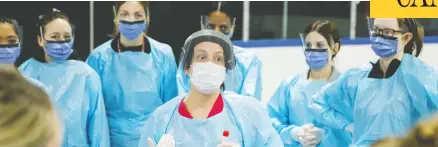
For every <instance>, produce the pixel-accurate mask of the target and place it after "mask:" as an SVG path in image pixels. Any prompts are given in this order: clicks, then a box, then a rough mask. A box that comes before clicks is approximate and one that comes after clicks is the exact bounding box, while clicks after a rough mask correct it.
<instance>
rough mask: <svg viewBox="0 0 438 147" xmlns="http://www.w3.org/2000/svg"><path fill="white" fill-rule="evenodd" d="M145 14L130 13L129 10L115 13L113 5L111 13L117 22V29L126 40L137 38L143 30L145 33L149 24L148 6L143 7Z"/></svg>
mask: <svg viewBox="0 0 438 147" xmlns="http://www.w3.org/2000/svg"><path fill="white" fill-rule="evenodd" d="M145 9H146V10H145V14H144V15H145V16H144V17H141V16H139V15H141V14H131V13H129V12H123V13H117V12H116V8H115V7H114V6H113V13H114V17H115V20H116V22H117V24H118V25H117V26H118V31H119V32H120V33H121V34H122V35H123V36H124V37H125V38H126V39H128V40H135V39H137V38H138V37H139V36H140V35H141V34H142V33H143V32H144V33H146V31H147V27H148V25H149V24H150V21H149V20H150V16H149V7H146V8H145Z"/></svg>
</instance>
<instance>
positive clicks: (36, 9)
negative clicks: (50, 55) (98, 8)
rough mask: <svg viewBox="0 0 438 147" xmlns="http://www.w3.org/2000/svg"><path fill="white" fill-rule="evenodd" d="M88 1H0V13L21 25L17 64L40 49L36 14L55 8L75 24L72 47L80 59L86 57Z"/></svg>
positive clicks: (88, 42)
mask: <svg viewBox="0 0 438 147" xmlns="http://www.w3.org/2000/svg"><path fill="white" fill-rule="evenodd" d="M89 4H90V2H86V1H85V2H79V1H77V2H68V1H60V2H57V1H50V2H38V1H32V2H21V1H20V2H18V1H17V2H5V1H1V2H0V15H1V16H9V17H13V18H15V19H17V21H18V23H19V24H20V25H21V26H23V29H24V30H23V32H24V33H23V34H24V37H23V41H22V43H23V49H22V52H21V55H20V58H19V59H18V60H17V63H18V65H19V64H21V63H22V62H24V61H25V60H27V59H28V58H30V57H31V55H32V54H35V53H37V52H40V51H42V49H41V48H40V47H39V46H38V44H37V39H36V36H37V33H39V29H37V27H36V24H37V20H38V16H39V15H40V14H42V13H45V12H47V11H50V10H51V9H52V8H57V9H58V10H61V11H62V12H64V13H66V14H67V16H68V17H69V18H70V20H71V21H72V22H73V23H74V24H75V27H76V30H75V42H74V49H75V50H77V51H78V52H79V54H80V55H81V58H82V59H86V57H87V56H88V54H89V53H90V33H89V32H90V21H89V20H90V15H89V14H90V11H89V10H90V5H89Z"/></svg>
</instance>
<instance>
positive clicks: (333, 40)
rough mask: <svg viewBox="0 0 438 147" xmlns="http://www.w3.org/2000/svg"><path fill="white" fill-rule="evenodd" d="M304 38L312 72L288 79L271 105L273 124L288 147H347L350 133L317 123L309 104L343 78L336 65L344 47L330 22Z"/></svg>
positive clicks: (312, 27)
mask: <svg viewBox="0 0 438 147" xmlns="http://www.w3.org/2000/svg"><path fill="white" fill-rule="evenodd" d="M301 36H302V39H301V40H302V43H303V51H304V55H305V57H306V63H307V65H308V66H309V70H307V71H306V72H303V73H300V74H298V75H295V76H291V77H288V78H287V79H286V80H285V81H283V82H282V83H281V85H280V87H279V88H278V89H277V91H276V92H275V94H274V96H273V97H272V98H271V99H270V101H269V102H268V112H269V115H270V117H271V120H272V122H273V125H274V127H275V129H276V130H277V132H278V133H279V134H280V136H281V139H282V141H283V143H284V145H285V146H290V147H298V146H304V147H313V146H322V147H325V146H328V147H343V146H345V147H347V146H348V144H349V141H350V140H351V138H350V136H349V134H347V133H345V131H343V130H340V129H338V130H336V129H327V128H324V127H323V126H322V125H321V124H319V123H315V122H314V120H313V118H312V117H311V116H310V115H309V114H310V113H309V107H308V105H307V104H308V101H309V100H310V99H311V98H312V95H313V94H315V93H316V92H318V90H320V89H321V88H322V87H323V86H324V85H326V84H327V83H329V82H332V81H334V80H336V79H337V78H338V77H339V76H340V73H339V71H338V70H337V69H336V68H335V67H334V63H333V59H334V57H335V56H336V54H337V53H338V52H339V50H340V46H341V42H340V37H339V33H338V30H337V29H336V27H335V26H334V25H333V24H332V23H330V22H329V21H327V20H319V21H316V22H313V23H311V24H309V25H308V26H307V27H306V28H305V30H304V34H301Z"/></svg>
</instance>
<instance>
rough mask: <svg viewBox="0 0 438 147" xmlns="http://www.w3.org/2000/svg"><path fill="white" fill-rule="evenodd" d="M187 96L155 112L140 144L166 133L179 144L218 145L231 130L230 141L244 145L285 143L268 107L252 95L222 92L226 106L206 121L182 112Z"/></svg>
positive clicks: (268, 146)
mask: <svg viewBox="0 0 438 147" xmlns="http://www.w3.org/2000/svg"><path fill="white" fill-rule="evenodd" d="M184 97H186V95H183V96H178V97H176V98H174V99H173V100H171V101H169V102H168V103H166V104H164V105H163V106H161V107H159V108H158V109H157V110H156V111H155V112H154V113H153V114H152V116H151V117H150V118H149V120H148V121H147V123H146V124H145V127H144V128H143V130H142V136H141V139H140V144H139V147H147V146H148V142H147V139H148V138H151V139H152V140H154V141H155V142H156V143H158V141H159V140H160V139H161V137H162V136H163V135H164V134H170V135H172V136H173V137H174V140H175V146H177V147H193V146H200V147H216V146H217V145H219V144H220V143H221V139H222V133H223V131H224V130H227V131H229V132H230V136H229V137H228V138H227V141H229V142H233V143H237V144H240V145H241V146H242V147H282V146H283V143H282V142H281V139H280V136H279V135H278V134H277V132H276V131H275V129H274V128H273V127H272V123H271V122H270V121H269V116H268V114H267V113H266V110H265V109H263V107H262V105H261V103H260V102H258V101H257V100H256V99H254V98H252V97H246V96H241V95H237V94H235V93H233V92H229V91H227V92H225V93H222V97H223V100H224V109H223V110H222V112H221V113H219V114H217V115H215V116H212V117H210V118H207V119H205V120H199V119H188V118H185V117H183V116H181V114H179V112H178V106H179V104H180V102H181V100H182V99H183V98H184Z"/></svg>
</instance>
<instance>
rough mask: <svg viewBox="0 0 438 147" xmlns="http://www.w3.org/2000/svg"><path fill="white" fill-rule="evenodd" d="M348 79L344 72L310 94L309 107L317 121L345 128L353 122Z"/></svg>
mask: <svg viewBox="0 0 438 147" xmlns="http://www.w3.org/2000/svg"><path fill="white" fill-rule="evenodd" d="M348 79H349V74H348V73H346V74H344V75H342V76H341V77H339V79H338V80H336V81H334V82H333V83H330V84H327V85H326V86H324V87H323V88H322V90H321V91H319V92H318V93H316V94H315V95H313V96H312V98H311V99H310V101H309V109H310V113H311V115H313V118H314V119H315V120H316V121H317V122H319V123H322V124H324V125H326V126H328V127H330V128H334V129H345V127H347V126H348V125H350V124H352V123H353V108H354V99H353V98H354V96H353V95H350V93H349V91H350V90H351V89H350V88H349V87H348V86H347V85H348V82H349V81H348ZM351 91H356V90H351Z"/></svg>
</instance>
